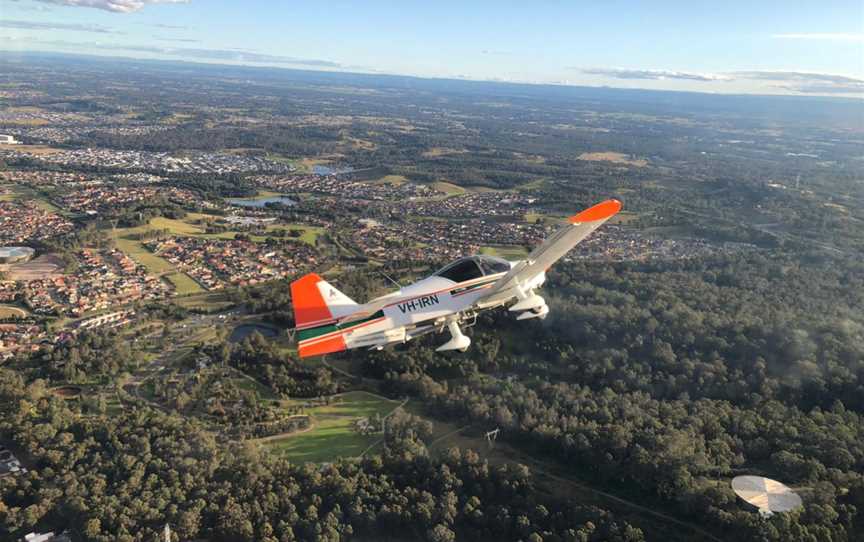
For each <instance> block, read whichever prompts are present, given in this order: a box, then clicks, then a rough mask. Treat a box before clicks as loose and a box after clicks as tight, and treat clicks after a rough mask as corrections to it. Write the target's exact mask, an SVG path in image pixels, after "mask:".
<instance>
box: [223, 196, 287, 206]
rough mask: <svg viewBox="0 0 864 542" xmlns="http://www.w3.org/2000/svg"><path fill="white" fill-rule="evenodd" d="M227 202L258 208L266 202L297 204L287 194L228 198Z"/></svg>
mask: <svg viewBox="0 0 864 542" xmlns="http://www.w3.org/2000/svg"><path fill="white" fill-rule="evenodd" d="M227 201H228V203H230V204H231V205H238V206H240V207H255V208H258V209H261V208H264V207H266V206H267V204H268V203H281V204H282V205H288V206H289V207H290V206H292V205H297V202H296V201H294V200H293V199H291V198H289V197H288V196H264V197H260V198H251V199H249V198H228V200H227Z"/></svg>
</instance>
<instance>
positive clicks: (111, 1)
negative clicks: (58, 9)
mask: <svg viewBox="0 0 864 542" xmlns="http://www.w3.org/2000/svg"><path fill="white" fill-rule="evenodd" d="M36 1H37V2H43V3H46V4H57V5H58V6H71V7H81V8H96V9H103V10H105V11H113V12H115V13H132V12H133V11H138V10H140V9H141V8H143V7H144V6H146V5H147V4H186V3H188V2H189V0H36Z"/></svg>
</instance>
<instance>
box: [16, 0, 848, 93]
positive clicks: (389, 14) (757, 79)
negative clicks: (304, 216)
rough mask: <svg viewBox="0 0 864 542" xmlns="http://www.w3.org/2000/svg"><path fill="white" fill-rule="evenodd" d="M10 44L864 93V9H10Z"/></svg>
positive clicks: (499, 76) (684, 4) (352, 5)
mask: <svg viewBox="0 0 864 542" xmlns="http://www.w3.org/2000/svg"><path fill="white" fill-rule="evenodd" d="M0 49H4V50H21V51H31V50H39V51H63V52H81V53H89V54H101V55H119V56H133V57H141V58H166V59H178V60H189V61H196V62H223V63H240V64H253V65H272V66H284V67H289V68H292V67H293V68H307V69H328V70H345V71H365V72H382V73H396V74H406V75H419V76H429V77H467V78H472V79H490V80H508V81H525V82H540V83H566V84H579V85H609V86H616V87H637V88H656V89H673V90H699V91H705V92H748V93H749V92H753V93H772V94H773V93H808V94H830V95H858V96H861V95H864V2H862V0H835V1H831V0H826V1H819V2H815V1H812V0H810V1H799V0H785V1H773V0H770V1H759V0H756V1H754V0H726V1H724V2H712V3H708V2H693V1H680V0H655V1H641V2H639V1H625V0H611V1H603V2H600V1H582V2H579V1H575V0H571V1H556V0H539V1H534V2H530V1H525V0H523V1H521V2H511V1H508V0H497V1H486V0H473V1H468V2H464V1H462V2H457V1H452V0H439V1H437V2H434V3H427V2H422V3H421V2H412V1H411V0H408V1H404V0H403V1H401V2H398V1H361V2H357V1H355V2H349V1H328V0H320V1H318V2H307V1H302V0H294V1H276V0H268V1H264V0H257V1H256V0H247V1H239V0H233V1H232V0H188V1H182V0H161V1H154V0H0Z"/></svg>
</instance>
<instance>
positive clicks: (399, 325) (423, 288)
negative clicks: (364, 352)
mask: <svg viewBox="0 0 864 542" xmlns="http://www.w3.org/2000/svg"><path fill="white" fill-rule="evenodd" d="M505 274H506V273H495V274H490V275H485V276H483V277H479V278H476V279H471V280H467V281H464V282H458V283H457V282H453V281H452V280H449V279H446V278H443V277H439V276H431V277H427V278H425V279H423V280H420V281H418V282H415V283H414V284H411V285H410V286H406V287H404V288H401V289H400V290H397V291H395V292H393V293H390V294H387V295H386V296H384V297H383V298H378V299H379V300H383V299H388V298H392V299H393V301H392V302H391V303H389V304H387V305H385V306H384V308H383V309H382V310H381V311H379V313H377V314H376V315H373V317H371V318H370V319H368V320H366V321H365V322H362V323H358V324H357V325H356V326H351V328H350V330H347V331H346V333H345V334H344V338H345V343H346V346H347V347H348V348H351V347H363V346H383V345H386V344H389V343H395V342H406V341H408V340H410V339H411V338H413V337H416V336H419V335H422V334H424V333H425V332H431V331H435V330H440V329H441V328H442V327H443V326H444V324H445V323H447V322H448V320H451V319H456V320H457V321H458V320H460V319H461V318H462V317H464V316H467V314H468V313H476V312H479V311H482V310H487V309H492V308H495V307H500V306H502V305H504V304H506V303H507V302H509V301H510V300H512V299H513V298H515V297H517V293H516V292H515V291H514V289H513V288H508V289H506V290H503V291H501V292H498V293H496V294H495V295H494V296H491V297H489V298H486V299H482V300H481V297H482V296H483V295H484V294H485V293H487V290H488V289H489V288H491V287H492V286H493V285H494V284H495V282H496V281H498V279H500V278H501V277H503V276H504V275H505ZM545 278H546V277H545V273H541V274H540V275H539V276H538V277H537V280H535V281H532V282H533V283H534V284H532V287H536V286H539V285H540V284H542V282H543V281H544V280H545Z"/></svg>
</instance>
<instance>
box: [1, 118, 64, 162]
mask: <svg viewBox="0 0 864 542" xmlns="http://www.w3.org/2000/svg"><path fill="white" fill-rule="evenodd" d="M47 123H48V121H45V124H47ZM0 150H2V151H18V152H29V153H30V154H35V155H36V156H45V155H48V154H57V153H58V152H60V149H55V148H54V147H49V146H48V145H21V144H17V145H8V144H0Z"/></svg>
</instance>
